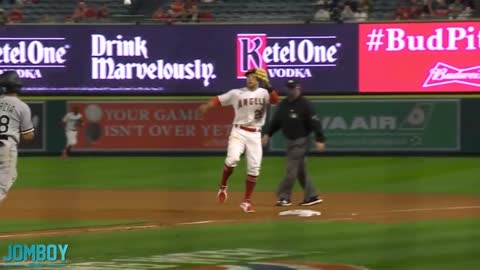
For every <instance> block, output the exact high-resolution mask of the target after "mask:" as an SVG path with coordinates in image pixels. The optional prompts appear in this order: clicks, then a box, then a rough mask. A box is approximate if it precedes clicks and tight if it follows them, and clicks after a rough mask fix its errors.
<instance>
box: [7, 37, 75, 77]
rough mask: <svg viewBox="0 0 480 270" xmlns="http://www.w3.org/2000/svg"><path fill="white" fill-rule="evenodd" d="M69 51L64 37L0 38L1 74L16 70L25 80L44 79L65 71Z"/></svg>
mask: <svg viewBox="0 0 480 270" xmlns="http://www.w3.org/2000/svg"><path fill="white" fill-rule="evenodd" d="M69 51H70V44H68V43H67V42H66V40H65V38H62V37H0V73H3V72H5V71H7V70H15V71H16V72H17V73H18V75H19V76H20V77H21V78H23V79H33V80H37V79H42V78H43V77H45V76H46V74H48V72H49V71H57V72H58V71H61V70H63V69H65V67H66V64H67V56H68V53H69Z"/></svg>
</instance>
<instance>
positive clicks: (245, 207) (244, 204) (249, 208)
mask: <svg viewBox="0 0 480 270" xmlns="http://www.w3.org/2000/svg"><path fill="white" fill-rule="evenodd" d="M240 208H242V210H243V212H245V213H254V212H255V210H253V205H252V203H250V202H242V203H241V204H240Z"/></svg>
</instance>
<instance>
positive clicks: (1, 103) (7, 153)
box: [0, 71, 34, 203]
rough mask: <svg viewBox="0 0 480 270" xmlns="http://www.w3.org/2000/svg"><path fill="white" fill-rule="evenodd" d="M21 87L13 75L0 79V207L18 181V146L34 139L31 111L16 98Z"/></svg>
mask: <svg viewBox="0 0 480 270" xmlns="http://www.w3.org/2000/svg"><path fill="white" fill-rule="evenodd" d="M21 86H22V84H21V81H20V78H19V77H18V74H17V73H16V72H15V71H6V72H4V73H2V74H1V75H0V87H1V88H2V90H1V91H2V92H1V96H0V203H1V202H2V201H3V200H4V199H5V198H6V197H7V193H8V191H9V190H10V188H11V187H12V186H13V184H14V183H15V180H16V179H17V153H18V151H17V145H18V143H19V142H20V139H22V140H33V135H34V128H33V123H32V117H31V115H32V113H31V111H30V108H29V107H28V105H27V104H25V103H24V102H23V101H21V100H20V99H19V98H18V94H19V93H20V90H21Z"/></svg>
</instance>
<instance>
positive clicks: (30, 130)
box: [20, 104, 35, 141]
mask: <svg viewBox="0 0 480 270" xmlns="http://www.w3.org/2000/svg"><path fill="white" fill-rule="evenodd" d="M34 131H35V129H34V127H33V123H32V112H31V111H30V107H28V105H26V104H25V109H24V110H23V111H22V113H21V114H20V136H21V139H22V140H25V141H31V140H33V138H34V135H35V134H34Z"/></svg>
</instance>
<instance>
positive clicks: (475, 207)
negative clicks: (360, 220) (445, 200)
mask: <svg viewBox="0 0 480 270" xmlns="http://www.w3.org/2000/svg"><path fill="white" fill-rule="evenodd" d="M466 209H480V205H472V206H452V207H438V208H412V209H395V210H386V211H380V212H378V213H405V212H428V211H445V210H466Z"/></svg>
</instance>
